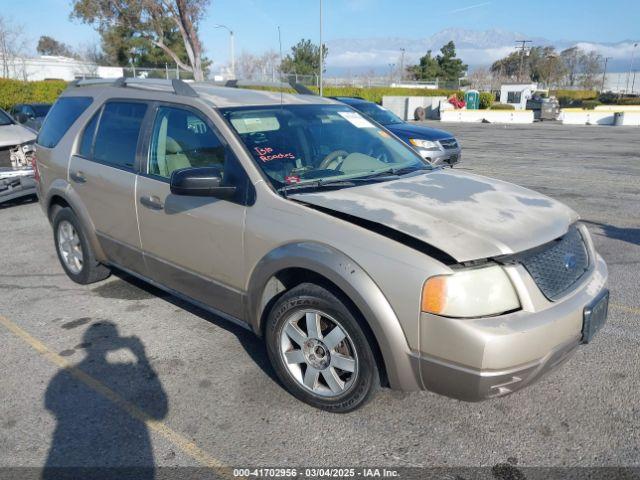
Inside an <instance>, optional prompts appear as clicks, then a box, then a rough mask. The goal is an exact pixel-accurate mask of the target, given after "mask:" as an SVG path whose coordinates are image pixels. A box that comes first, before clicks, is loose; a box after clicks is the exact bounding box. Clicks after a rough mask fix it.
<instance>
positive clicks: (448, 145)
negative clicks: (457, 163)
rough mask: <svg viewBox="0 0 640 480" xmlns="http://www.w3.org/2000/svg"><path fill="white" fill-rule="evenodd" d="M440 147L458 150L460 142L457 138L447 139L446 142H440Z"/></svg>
mask: <svg viewBox="0 0 640 480" xmlns="http://www.w3.org/2000/svg"><path fill="white" fill-rule="evenodd" d="M440 145H442V148H444V149H445V150H453V149H454V148H458V142H457V141H456V139H455V138H447V139H446V140H440Z"/></svg>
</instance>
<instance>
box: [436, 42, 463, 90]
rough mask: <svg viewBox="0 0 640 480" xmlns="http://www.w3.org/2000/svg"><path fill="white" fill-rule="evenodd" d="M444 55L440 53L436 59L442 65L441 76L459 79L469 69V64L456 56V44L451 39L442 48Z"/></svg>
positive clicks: (448, 78)
mask: <svg viewBox="0 0 640 480" xmlns="http://www.w3.org/2000/svg"><path fill="white" fill-rule="evenodd" d="M440 53H441V54H442V55H438V56H437V57H436V60H437V62H438V66H439V67H440V75H439V77H440V78H443V79H444V80H447V81H454V80H456V81H457V80H458V79H459V78H460V77H463V76H464V74H465V73H466V71H467V65H465V64H464V63H462V60H460V59H459V58H456V46H455V44H454V43H453V41H450V42H449V43H447V44H446V45H444V46H443V47H442V48H441V49H440Z"/></svg>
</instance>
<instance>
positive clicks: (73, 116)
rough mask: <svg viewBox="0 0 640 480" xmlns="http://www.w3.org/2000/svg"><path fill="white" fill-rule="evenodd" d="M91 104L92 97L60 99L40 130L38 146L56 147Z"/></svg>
mask: <svg viewBox="0 0 640 480" xmlns="http://www.w3.org/2000/svg"><path fill="white" fill-rule="evenodd" d="M91 102H93V99H92V98H91V97H63V98H61V99H59V100H58V101H57V102H56V103H55V105H54V106H53V107H51V111H50V112H49V115H47V118H46V120H45V121H44V124H43V125H42V128H41V129H40V133H39V134H38V140H37V142H38V145H40V146H43V147H46V148H53V147H55V146H56V145H57V144H58V142H59V141H60V139H61V138H62V137H63V136H64V134H65V133H67V130H69V127H71V125H73V123H74V122H75V121H76V120H77V119H78V117H79V116H80V115H82V113H83V112H84V111H85V110H86V109H87V107H89V105H91Z"/></svg>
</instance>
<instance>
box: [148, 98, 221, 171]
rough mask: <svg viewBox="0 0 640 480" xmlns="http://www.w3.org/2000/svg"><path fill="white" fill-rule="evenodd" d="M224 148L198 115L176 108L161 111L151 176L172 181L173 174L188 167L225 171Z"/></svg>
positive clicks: (153, 144) (155, 130)
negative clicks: (217, 168) (215, 167)
mask: <svg viewBox="0 0 640 480" xmlns="http://www.w3.org/2000/svg"><path fill="white" fill-rule="evenodd" d="M224 162H225V146H224V145H223V144H222V142H221V141H220V139H219V138H218V136H217V135H216V133H214V131H213V130H211V128H209V125H208V124H207V122H205V121H204V120H203V119H202V118H201V117H200V116H199V115H196V114H195V113H193V112H191V111H188V110H184V109H181V108H173V107H160V108H159V109H158V113H157V114H156V119H155V122H154V126H153V136H152V138H151V147H150V151H149V173H150V174H151V175H157V176H160V177H164V178H169V177H170V176H171V173H172V172H173V171H174V170H178V169H181V168H189V167H213V166H219V167H220V169H221V170H222V168H223V167H224Z"/></svg>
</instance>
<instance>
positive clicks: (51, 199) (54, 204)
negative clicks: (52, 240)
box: [44, 179, 107, 262]
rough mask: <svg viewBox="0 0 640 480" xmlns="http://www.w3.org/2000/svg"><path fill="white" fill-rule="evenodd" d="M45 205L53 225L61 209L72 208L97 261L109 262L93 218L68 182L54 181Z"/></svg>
mask: <svg viewBox="0 0 640 480" xmlns="http://www.w3.org/2000/svg"><path fill="white" fill-rule="evenodd" d="M44 205H45V212H46V215H47V218H48V219H49V222H50V223H51V224H52V225H53V218H54V216H55V214H56V212H57V211H58V210H59V209H61V208H70V209H71V210H73V212H74V213H75V214H76V216H77V217H78V220H79V221H80V222H81V223H82V227H83V228H84V234H85V236H86V237H87V240H88V241H89V243H90V244H91V247H92V248H93V251H94V253H95V257H96V260H98V261H99V262H106V261H107V256H106V255H105V253H104V250H103V249H102V246H101V245H100V241H99V240H98V236H97V235H96V229H95V226H94V224H93V221H92V220H91V217H90V216H89V212H88V211H87V209H86V207H85V206H84V204H83V202H82V200H81V198H80V196H79V195H78V194H77V192H75V191H74V190H73V189H72V188H71V186H70V185H69V184H68V183H67V182H65V181H63V180H60V179H59V180H56V181H54V182H53V183H52V184H51V186H50V187H49V190H48V192H47V196H46V199H45V202H44Z"/></svg>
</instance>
